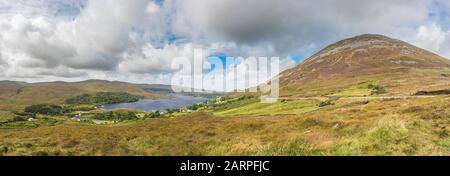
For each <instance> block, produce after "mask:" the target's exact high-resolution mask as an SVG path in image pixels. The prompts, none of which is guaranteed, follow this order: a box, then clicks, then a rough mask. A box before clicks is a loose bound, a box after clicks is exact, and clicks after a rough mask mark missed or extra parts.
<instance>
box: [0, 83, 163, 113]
mask: <svg viewBox="0 0 450 176" xmlns="http://www.w3.org/2000/svg"><path fill="white" fill-rule="evenodd" d="M0 92H1V93H0V110H20V109H22V108H24V107H26V106H28V105H32V104H40V103H51V104H61V103H64V101H65V100H66V99H68V98H71V97H75V96H78V95H81V94H85V93H95V92H127V93H130V94H133V95H139V96H145V97H146V98H161V97H164V96H163V95H159V94H156V93H149V92H147V91H145V90H144V89H143V88H142V87H141V86H139V85H135V84H130V83H123V82H110V81H102V80H87V81H83V82H46V83H23V82H12V81H2V82H0Z"/></svg>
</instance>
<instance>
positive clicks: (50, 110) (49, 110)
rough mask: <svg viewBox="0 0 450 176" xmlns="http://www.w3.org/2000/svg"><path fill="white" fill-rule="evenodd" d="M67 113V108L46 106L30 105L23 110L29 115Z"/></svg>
mask: <svg viewBox="0 0 450 176" xmlns="http://www.w3.org/2000/svg"><path fill="white" fill-rule="evenodd" d="M67 112H70V110H69V109H67V108H64V107H61V106H58V105H48V104H38V105H31V106H28V107H26V108H25V113H30V114H43V115H62V114H64V113H67Z"/></svg>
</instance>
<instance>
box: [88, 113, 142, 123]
mask: <svg viewBox="0 0 450 176" xmlns="http://www.w3.org/2000/svg"><path fill="white" fill-rule="evenodd" d="M137 118H138V116H137V114H136V112H132V111H104V112H100V113H97V114H95V115H94V119H97V120H114V121H125V120H134V119H137Z"/></svg>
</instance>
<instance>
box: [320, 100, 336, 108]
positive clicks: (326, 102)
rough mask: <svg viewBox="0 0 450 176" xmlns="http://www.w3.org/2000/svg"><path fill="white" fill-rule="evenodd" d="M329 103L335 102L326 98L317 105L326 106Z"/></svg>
mask: <svg viewBox="0 0 450 176" xmlns="http://www.w3.org/2000/svg"><path fill="white" fill-rule="evenodd" d="M329 105H334V102H333V101H331V100H325V101H321V102H320V103H319V104H317V106H319V107H325V106H329Z"/></svg>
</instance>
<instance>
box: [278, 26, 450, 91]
mask: <svg viewBox="0 0 450 176" xmlns="http://www.w3.org/2000/svg"><path fill="white" fill-rule="evenodd" d="M371 84H376V85H377V86H380V87H383V89H385V90H386V92H385V95H411V94H413V93H415V92H417V91H422V90H439V89H449V88H450V60H448V59H446V58H443V57H441V56H439V55H436V54H434V53H432V52H429V51H426V50H424V49H421V48H418V47H415V46H413V45H411V44H408V43H406V42H403V41H400V40H396V39H392V38H389V37H386V36H382V35H372V34H365V35H360V36H356V37H353V38H349V39H345V40H342V41H339V42H337V43H334V44H331V45H329V46H327V47H326V48H324V49H323V50H321V51H319V52H318V53H316V54H314V55H313V56H311V57H310V58H308V59H307V60H305V61H304V62H303V63H302V64H300V65H299V66H297V67H295V68H292V69H289V70H286V71H284V72H282V73H280V88H281V95H282V96H287V97H290V96H333V95H349V96H351V95H355V96H364V95H368V93H369V90H364V89H370V88H366V87H368V85H369V87H370V85H371Z"/></svg>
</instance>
